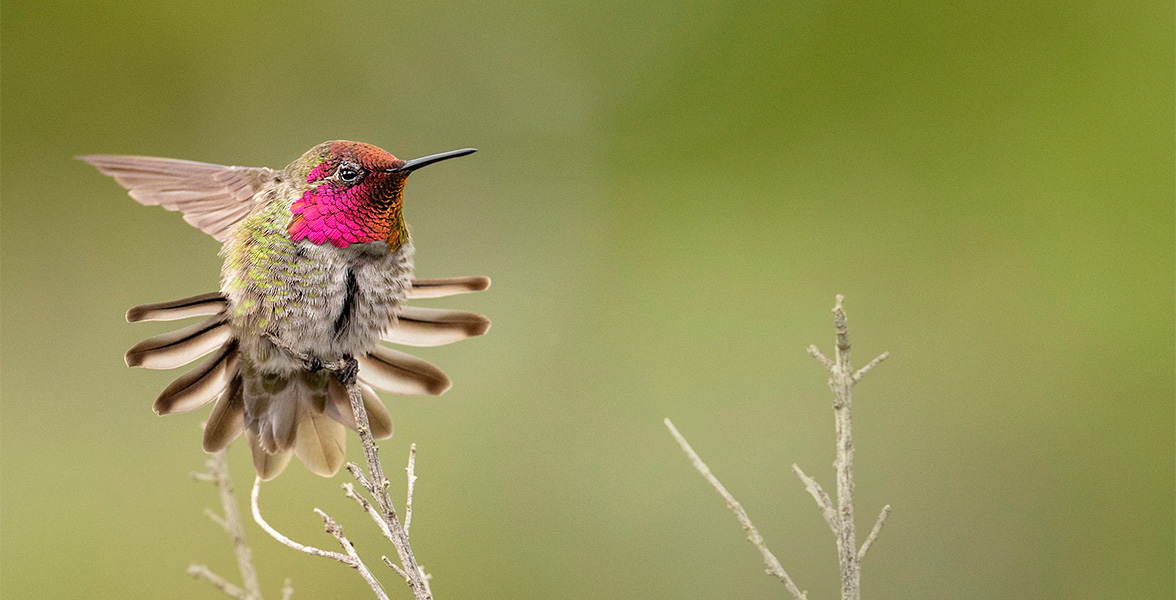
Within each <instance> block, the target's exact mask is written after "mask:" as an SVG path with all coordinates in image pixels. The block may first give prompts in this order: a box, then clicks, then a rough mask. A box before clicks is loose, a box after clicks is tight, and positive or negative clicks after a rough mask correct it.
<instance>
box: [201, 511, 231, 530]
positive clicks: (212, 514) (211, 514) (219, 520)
mask: <svg viewBox="0 0 1176 600" xmlns="http://www.w3.org/2000/svg"><path fill="white" fill-rule="evenodd" d="M204 516H206V517H208V520H209V521H212V522H213V523H216V524H217V525H220V526H221V529H224V530H225V533H227V534H229V535H232V534H233V530H232V529H229V524H228V523H227V522H226V521H225V519H224V517H222V516H220V515H218V514H216V513H215V512H212V509H211V508H205V509H204Z"/></svg>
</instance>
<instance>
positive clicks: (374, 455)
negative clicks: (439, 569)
mask: <svg viewBox="0 0 1176 600" xmlns="http://www.w3.org/2000/svg"><path fill="white" fill-rule="evenodd" d="M347 395H348V397H349V398H350V400H351V410H352V412H354V413H355V423H356V429H357V430H358V432H359V439H360V441H361V442H362V443H363V454H364V458H366V459H367V467H368V474H369V477H368V482H369V483H370V484H371V487H370V488H369V489H370V490H371V491H372V496H373V497H374V498H375V500H376V505H377V506H378V507H379V510H380V516H382V517H383V519H384V523H385V524H386V525H387V526H388V532H389V539H391V540H392V545H393V546H396V554H397V555H398V556H399V558H400V564H401V565H402V566H403V567H404V572H405V573H406V574H407V577H406V578H405V580H406V581H407V582H408V587H409V589H410V590H412V594H413V597H414V598H415V600H432V597H433V596H432V593H431V592H430V590H429V585H428V583H427V582H426V581H425V580H424V579H423V577H422V575H421V571H420V567H418V566H417V561H416V556H415V555H414V554H413V551H412V546H411V545H410V544H409V542H408V533H406V532H405V531H404V528H403V527H401V526H400V519H399V518H397V516H396V508H395V507H394V506H393V505H392V498H391V497H389V496H388V487H389V485H390V483H389V481H388V478H387V477H385V476H384V465H383V464H382V463H381V462H380V454H379V449H378V448H377V447H376V440H375V439H374V438H373V437H372V432H371V428H370V426H369V422H368V416H367V409H366V408H365V407H364V405H363V395H362V392H361V391H360V389H359V385H358V384H356V383H355V382H352V383H351V385H348V386H347ZM361 483H362V480H361Z"/></svg>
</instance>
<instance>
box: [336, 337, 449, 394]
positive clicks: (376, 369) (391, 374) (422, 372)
mask: <svg viewBox="0 0 1176 600" xmlns="http://www.w3.org/2000/svg"><path fill="white" fill-rule="evenodd" d="M359 378H360V379H361V380H363V382H364V383H367V384H369V385H371V386H372V387H374V388H377V389H381V390H384V391H385V392H392V393H393V394H409V395H413V394H415V395H428V396H439V395H441V394H444V393H445V392H446V391H447V390H449V388H451V387H453V382H452V381H450V380H449V377H447V376H446V375H445V373H442V372H441V369H438V368H437V367H434V366H433V365H431V364H429V363H427V362H425V361H423V360H421V359H419V358H417V357H415V356H412V355H411V354H405V353H404V352H400V351H397V350H393V349H391V348H385V347H384V346H376V348H375V349H374V350H372V352H371V353H370V354H368V355H367V356H361V357H359Z"/></svg>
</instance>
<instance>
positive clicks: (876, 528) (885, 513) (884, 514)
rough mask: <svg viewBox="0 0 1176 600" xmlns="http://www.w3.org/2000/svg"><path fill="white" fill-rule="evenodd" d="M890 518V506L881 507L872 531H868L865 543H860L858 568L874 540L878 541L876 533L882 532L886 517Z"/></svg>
mask: <svg viewBox="0 0 1176 600" xmlns="http://www.w3.org/2000/svg"><path fill="white" fill-rule="evenodd" d="M888 516H890V505H889V504H887V505H886V506H883V507H882V512H880V513H878V520H877V521H875V522H874V529H873V530H872V531H870V535H869V536H868V537H866V541H864V542H862V547H861V549H860V550H858V554H857V559H858V564H859V567H860V565H861V562H862V559H863V558H865V557H866V551H867V550H869V549H870V546H872V545H873V544H874V540H876V539H878V533H880V532H881V531H882V526H883V525H885V524H886V517H888Z"/></svg>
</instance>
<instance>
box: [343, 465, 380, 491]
mask: <svg viewBox="0 0 1176 600" xmlns="http://www.w3.org/2000/svg"><path fill="white" fill-rule="evenodd" d="M345 466H346V467H347V472H348V473H351V476H352V477H354V478H355V480H356V481H358V482H359V485H362V486H363V489H365V490H367V491H368V493H369V494H372V493H375V491H374V489H373V488H372V482H370V481H368V479H367V476H365V475H364V474H363V469H360V468H359V465H357V464H355V463H353V462H349V463H347V464H346V465H345Z"/></svg>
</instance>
